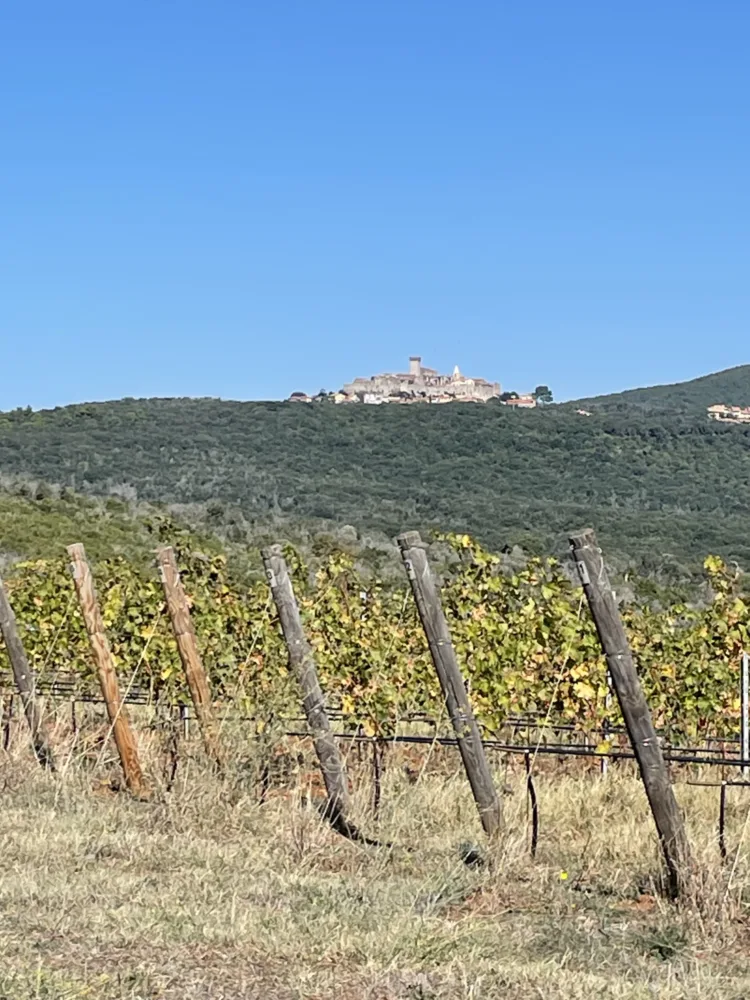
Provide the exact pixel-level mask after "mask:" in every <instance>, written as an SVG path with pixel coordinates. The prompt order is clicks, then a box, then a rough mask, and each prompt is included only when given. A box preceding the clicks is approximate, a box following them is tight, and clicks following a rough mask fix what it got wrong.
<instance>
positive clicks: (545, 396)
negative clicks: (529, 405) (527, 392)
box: [531, 385, 552, 403]
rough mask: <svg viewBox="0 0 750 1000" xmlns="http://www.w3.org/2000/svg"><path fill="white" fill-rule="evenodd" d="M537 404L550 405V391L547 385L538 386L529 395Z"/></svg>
mask: <svg viewBox="0 0 750 1000" xmlns="http://www.w3.org/2000/svg"><path fill="white" fill-rule="evenodd" d="M531 395H532V396H533V397H534V399H535V400H536V401H537V403H551V402H552V391H551V390H550V387H549V386H548V385H538V386H537V387H536V389H534V391H533V392H532V394H531Z"/></svg>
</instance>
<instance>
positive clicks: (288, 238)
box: [0, 0, 750, 409]
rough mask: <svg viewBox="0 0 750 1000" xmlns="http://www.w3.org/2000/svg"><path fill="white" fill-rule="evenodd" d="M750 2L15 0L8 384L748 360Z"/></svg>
mask: <svg viewBox="0 0 750 1000" xmlns="http://www.w3.org/2000/svg"><path fill="white" fill-rule="evenodd" d="M748 38H750V3H748V2H747V0H735V2H729V0H713V2H710V3H709V2H706V0H700V2H693V0H679V2H677V0H658V2H653V0H649V2H644V0H629V2H628V3H624V2H619V3H610V2H603V0H589V2H581V0H566V2H564V3H563V2H560V0H536V2H534V0H524V2H521V0H517V2H503V0H486V2H485V0H461V2H459V0H452V2H445V0H378V2H377V3H375V2H370V0H314V2H311V0H299V2H287V0H276V2H247V0H234V2H227V0H210V2H208V0H206V2H190V0H180V2H177V0H150V2H148V3H146V2H143V0H129V2H124V0H106V2H103V0H88V2H82V0H65V2H62V0H46V2H41V0H4V2H3V3H2V4H0V95H1V96H0V212H1V215H0V372H2V380H0V409H8V408H10V407H14V406H19V405H27V404H30V405H32V406H33V407H35V408H37V407H42V406H53V405H57V404H61V403H66V402H72V401H81V400H91V399H107V398H115V397H121V396H147V395H161V396H177V395H198V396H222V397H225V398H235V399H254V398H274V397H283V396H286V395H288V394H289V393H290V392H291V391H292V390H300V389H302V390H308V391H317V390H318V389H320V388H323V387H325V388H328V389H333V388H337V387H338V386H339V385H340V384H341V383H343V382H344V381H347V380H349V379H350V378H352V377H354V376H355V375H369V374H372V373H375V372H377V371H383V370H394V369H397V370H400V369H403V367H404V365H405V363H406V358H407V356H408V355H409V354H413V353H417V354H421V355H422V356H423V358H424V361H425V363H426V364H429V365H431V366H432V367H437V368H440V369H441V370H443V369H451V368H452V366H453V365H454V364H456V363H458V364H460V366H461V368H462V370H464V371H466V372H467V373H468V374H475V375H481V376H484V377H487V378H490V379H493V380H495V379H497V380H500V381H501V382H502V383H503V385H504V387H506V388H509V389H516V390H518V391H523V390H526V389H529V388H533V387H534V386H535V385H536V384H538V383H540V382H546V383H549V385H550V386H552V388H553V390H554V391H555V394H556V396H557V397H558V398H571V397H574V396H579V395H586V394H592V393H597V392H605V391H610V390H616V389H621V388H626V387H630V386H635V385H642V384H650V383H655V382H664V381H677V380H680V379H684V378H690V377H693V376H696V375H700V374H705V373H706V372H708V371H712V370H716V369H720V368H726V367H729V366H731V365H735V364H742V363H744V362H747V361H750V346H749V345H748V334H749V333H750V268H749V266H748V265H749V264H750V120H749V119H750V59H748V55H747V46H748Z"/></svg>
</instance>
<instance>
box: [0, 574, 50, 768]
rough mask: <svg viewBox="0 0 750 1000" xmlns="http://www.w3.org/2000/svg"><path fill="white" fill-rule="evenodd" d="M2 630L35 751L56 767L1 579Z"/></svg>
mask: <svg viewBox="0 0 750 1000" xmlns="http://www.w3.org/2000/svg"><path fill="white" fill-rule="evenodd" d="M0 632H2V636H3V641H4V642H5V648H6V650H7V651H8V659H9V660H10V664H11V667H12V668H13V677H14V678H15V682H16V687H17V688H18V693H19V695H20V696H21V704H22V705H23V711H24V715H25V716H26V721H27V722H28V725H29V732H30V734H31V744H32V746H33V748H34V753H35V754H36V758H37V760H38V761H39V763H40V764H41V765H42V766H43V767H49V768H51V769H54V762H53V758H52V749H51V747H50V743H49V736H48V733H47V729H46V726H45V725H44V722H43V721H42V714H41V712H40V711H39V706H38V704H37V701H36V678H35V677H34V671H33V670H32V669H31V667H30V665H29V660H28V657H27V656H26V650H25V649H24V648H23V643H22V642H21V637H20V635H19V634H18V623H17V622H16V616H15V614H14V613H13V608H12V607H11V603H10V601H9V600H8V594H7V592H6V590H5V585H4V584H3V581H2V580H0Z"/></svg>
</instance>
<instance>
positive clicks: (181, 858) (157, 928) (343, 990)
mask: <svg viewBox="0 0 750 1000" xmlns="http://www.w3.org/2000/svg"><path fill="white" fill-rule="evenodd" d="M66 738H67V737H66V735H65V734H64V733H58V734H57V740H58V744H60V743H61V741H62V742H64V740H65V739H66ZM19 739H20V735H19ZM144 742H146V747H145V751H146V758H147V761H148V764H149V768H150V772H151V775H152V780H153V782H154V786H155V787H154V796H153V799H152V801H150V802H135V801H132V800H131V799H130V798H129V797H128V796H127V795H126V794H124V793H113V792H111V791H109V790H108V788H107V785H106V784H103V783H102V782H101V778H102V777H106V774H107V769H108V768H111V770H112V773H115V772H116V768H114V767H113V765H112V763H111V761H109V759H108V760H105V761H104V762H103V764H101V765H100V769H99V770H98V771H96V773H95V772H94V767H93V763H92V762H93V761H94V760H95V759H96V752H95V748H94V750H92V752H91V753H90V754H89V755H88V756H86V755H84V754H82V753H79V752H78V751H74V752H73V753H72V754H71V756H70V758H69V765H68V766H67V767H66V769H65V773H64V775H63V776H62V777H52V776H48V775H44V774H43V773H41V772H40V771H39V770H38V768H36V767H35V765H34V764H33V763H32V762H31V761H30V759H29V757H28V754H27V752H26V749H25V747H23V746H17V745H12V746H11V748H10V750H9V751H8V752H7V753H5V754H0V789H2V792H1V793H0V794H1V796H2V797H1V799H0V804H1V805H2V808H1V809H0V914H1V919H0V954H2V963H1V966H2V967H1V969H0V998H12V1000H16V998H31V997H34V998H52V997H54V998H63V997H65V998H71V1000H72V998H75V997H87V998H91V1000H105V998H106V1000H110V998H156V997H162V998H165V1000H172V998H174V1000H177V998H179V1000H183V998H201V1000H214V998H220V997H221V998H233V1000H235V998H245V997H247V998H249V997H258V998H260V997H264V998H273V1000H276V998H279V1000H282V998H283V1000H287V998H289V1000H292V998H295V1000H297V998H300V1000H301V998H305V1000H313V998H334V997H335V998H338V1000H347V998H369V1000H396V998H399V1000H407V998H409V1000H463V998H466V1000H468V998H473V1000H480V998H484V1000H490V998H498V997H505V996H509V997H514V998H516V1000H527V998H529V1000H530V998H545V1000H556V998H563V997H564V998H587V1000H588V998H590V997H597V996H601V997H605V996H606V997H607V998H608V1000H640V998H644V1000H645V998H649V1000H653V998H655V997H656V998H663V1000H677V998H681V1000H682V998H685V1000H688V998H690V1000H693V998H695V1000H698V998H700V1000H714V998H715V1000H719V998H721V1000H740V998H748V997H750V972H749V971H748V963H747V955H748V946H749V945H750V926H749V925H748V908H747V892H748V888H749V887H748V880H749V879H750V875H749V872H750V868H749V867H748V863H747V856H746V854H747V852H746V850H745V848H744V847H743V848H742V849H741V850H740V851H739V855H738V857H737V862H736V865H733V864H732V862H733V853H734V851H736V848H737V846H738V844H739V842H740V839H741V837H742V828H743V824H744V819H745V813H746V811H747V809H748V807H750V794H748V791H746V790H741V789H736V790H733V791H732V792H731V794H730V808H729V827H728V834H727V840H728V844H729V847H730V859H729V864H728V865H726V866H724V867H723V868H722V867H721V866H720V864H719V860H718V850H717V844H716V819H717V811H718V790H716V789H706V788H697V787H691V786H687V785H685V784H681V785H679V786H678V794H679V797H680V800H681V802H682V804H683V805H684V807H685V810H686V813H687V815H688V817H689V820H690V826H691V837H692V840H693V843H694V846H695V853H696V856H697V860H698V864H699V868H700V870H701V873H702V876H701V877H702V879H703V883H704V885H703V893H702V897H703V898H702V901H701V902H700V904H692V905H686V906H683V907H679V908H678V907H674V906H671V905H669V904H668V903H666V902H664V901H663V900H662V899H660V898H659V896H658V893H657V888H656V883H657V881H658V878H659V870H660V866H659V858H658V853H657V848H656V844H655V838H654V836H653V833H652V825H651V822H650V819H649V816H648V813H647V807H646V803H645V798H644V795H643V792H642V790H641V788H640V786H639V784H638V782H637V780H636V779H635V777H634V776H633V774H632V773H631V772H630V771H628V770H623V771H620V772H619V773H618V770H617V769H616V768H614V769H612V770H611V771H610V774H609V775H608V776H607V778H606V779H601V778H599V777H598V775H596V774H595V773H588V774H583V773H579V774H577V775H570V774H565V773H564V772H563V771H562V769H560V768H558V767H556V766H555V765H553V764H545V765H544V767H541V766H540V773H539V774H538V776H537V786H538V793H539V799H540V807H541V839H540V845H539V854H538V857H537V859H536V861H534V862H532V861H531V860H530V859H529V857H528V853H527V846H526V840H527V822H526V801H525V795H524V784H523V775H522V774H521V773H520V772H519V773H517V774H514V773H512V772H510V773H508V774H506V773H503V774H500V775H499V776H498V777H499V781H500V782H501V783H502V782H506V781H507V782H508V784H509V785H510V787H511V788H512V789H513V794H510V795H508V796H507V797H506V800H505V801H506V812H507V818H508V824H509V829H510V830H511V831H513V832H511V833H510V834H509V835H508V837H507V838H506V840H505V842H504V843H503V844H502V845H500V846H498V847H497V849H496V850H495V852H494V854H493V855H492V856H491V857H488V862H487V863H486V864H485V865H483V866H481V867H478V868H475V869H470V868H467V867H466V865H464V864H463V863H462V861H461V860H460V858H459V851H458V847H459V844H460V843H461V842H462V841H475V842H481V837H480V828H479V824H478V821H477V818H476V814H475V810H474V807H473V804H472V802H471V799H470V797H469V794H468V791H467V788H466V783H465V781H464V780H463V779H462V776H461V774H460V773H459V772H458V771H457V770H456V767H457V764H458V760H457V758H456V757H454V756H453V755H452V754H451V753H449V752H446V753H444V754H442V755H439V756H438V757H437V758H433V759H431V760H430V761H429V762H428V766H427V767H426V768H425V770H424V771H423V773H421V776H420V777H419V778H418V779H417V780H416V781H415V780H414V779H413V777H412V779H411V780H409V779H408V778H407V776H406V775H405V773H404V771H403V767H402V764H403V760H397V759H396V755H395V752H392V753H391V754H390V755H389V756H390V762H389V767H388V768H387V771H386V775H385V781H384V789H383V803H382V810H381V817H380V820H379V822H378V823H376V822H375V820H374V819H373V817H372V816H371V815H370V814H369V796H370V789H369V786H368V782H369V767H367V766H366V765H365V764H363V766H362V768H361V769H359V770H358V769H357V767H356V765H355V761H353V760H352V761H351V764H352V768H353V770H354V777H355V781H356V783H357V787H358V793H357V797H358V801H357V806H358V816H357V818H358V820H359V821H360V822H361V824H362V825H363V827H365V828H366V829H367V831H368V833H371V834H376V835H377V836H379V837H381V838H382V839H383V840H388V841H392V842H393V845H394V846H393V847H390V848H389V847H380V848H372V847H361V846H358V845H355V844H352V843H349V842H346V841H344V840H342V839H341V838H340V837H337V836H336V835H335V834H334V833H332V832H331V831H330V830H329V829H328V828H327V827H326V825H325V824H324V823H323V822H321V820H320V819H319V817H318V814H317V813H316V811H315V808H314V806H313V805H312V804H311V802H310V798H309V793H308V788H309V786H310V778H309V774H308V771H307V764H306V762H303V763H302V765H300V766H298V765H297V764H296V761H295V759H294V758H292V760H293V763H294V764H295V766H294V767H293V768H292V769H291V773H289V775H288V776H287V778H286V779H285V787H284V788H281V787H280V788H277V789H272V791H271V793H270V795H269V797H268V799H267V801H266V802H265V804H263V805H260V804H259V802H258V788H257V781H256V780H255V778H256V770H255V766H254V762H253V761H252V759H247V760H244V761H243V760H242V759H241V757H242V754H241V753H239V752H238V754H237V755H236V761H235V766H234V767H233V770H232V773H230V774H229V775H228V776H227V777H226V778H224V779H223V780H218V779H217V778H215V777H213V776H212V775H211V774H210V773H209V771H208V769H207V768H206V767H205V765H204V763H203V761H202V757H201V753H200V749H199V747H198V746H197V745H191V747H190V754H189V756H187V757H185V758H184V759H183V760H182V762H181V764H180V767H179V769H178V774H177V780H176V782H175V785H174V787H173V788H172V790H171V791H170V792H167V791H166V790H165V788H164V787H163V781H162V778H161V774H162V771H163V762H162V760H161V758H160V756H159V754H158V753H157V742H158V741H157V739H156V737H153V738H152V741H151V743H150V744H149V743H148V741H144ZM80 745H81V744H80V743H79V746H80ZM746 846H750V836H748V845H746ZM563 873H567V877H561V876H562V875H563Z"/></svg>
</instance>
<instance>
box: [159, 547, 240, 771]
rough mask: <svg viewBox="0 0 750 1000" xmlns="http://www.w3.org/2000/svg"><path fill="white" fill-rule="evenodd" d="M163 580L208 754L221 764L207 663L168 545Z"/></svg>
mask: <svg viewBox="0 0 750 1000" xmlns="http://www.w3.org/2000/svg"><path fill="white" fill-rule="evenodd" d="M157 559H158V561H159V571H160V573H161V581H162V584H163V585H164V594H165V595H166V598H167V609H168V611H169V617H170V619H171V621H172V630H173V631H174V637H175V639H176V640H177V648H178V650H179V652H180V659H181V660H182V666H183V668H184V670H185V677H186V679H187V682H188V687H189V688H190V697H191V698H192V699H193V705H194V706H195V715H196V718H197V719H198V725H199V726H200V728H201V734H202V735H203V745H204V746H205V748H206V753H207V754H208V756H209V757H210V758H211V759H212V760H213V761H214V762H215V763H216V764H218V765H219V766H222V765H223V763H224V754H223V752H222V748H221V744H220V742H219V737H218V732H217V726H216V717H215V715H214V710H213V706H212V704H211V693H210V691H209V687H208V680H207V678H206V671H205V669H204V667H203V661H202V660H201V656H200V653H199V652H198V643H197V642H196V638H195V628H194V627H193V620H192V618H191V617H190V608H189V607H188V602H187V598H186V597H185V591H184V590H183V587H182V580H181V579H180V571H179V570H178V569H177V560H176V559H175V555H174V549H172V548H171V547H169V546H167V547H165V548H161V549H159V550H158V552H157Z"/></svg>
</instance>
